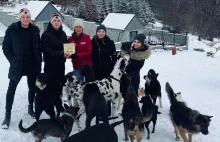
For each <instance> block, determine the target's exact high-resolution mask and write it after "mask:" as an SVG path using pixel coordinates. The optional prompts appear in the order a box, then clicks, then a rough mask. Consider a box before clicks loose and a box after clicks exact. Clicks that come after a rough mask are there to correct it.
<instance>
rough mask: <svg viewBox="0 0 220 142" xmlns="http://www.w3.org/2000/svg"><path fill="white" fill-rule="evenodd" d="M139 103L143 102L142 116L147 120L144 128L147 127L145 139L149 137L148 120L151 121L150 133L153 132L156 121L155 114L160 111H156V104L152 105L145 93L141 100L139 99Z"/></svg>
mask: <svg viewBox="0 0 220 142" xmlns="http://www.w3.org/2000/svg"><path fill="white" fill-rule="evenodd" d="M139 102H140V103H143V105H142V109H141V110H142V114H143V115H144V117H146V118H147V122H145V124H144V125H145V128H146V129H147V133H148V136H147V139H150V130H149V128H148V126H149V124H150V122H151V121H152V122H153V130H152V133H154V132H155V126H156V123H157V114H161V112H158V106H157V105H154V104H153V103H152V100H151V98H150V96H149V95H146V96H144V97H142V98H141V100H140V101H139Z"/></svg>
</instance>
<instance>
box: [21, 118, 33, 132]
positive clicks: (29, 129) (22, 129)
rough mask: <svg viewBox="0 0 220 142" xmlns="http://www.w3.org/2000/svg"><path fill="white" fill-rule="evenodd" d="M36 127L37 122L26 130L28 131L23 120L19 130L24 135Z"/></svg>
mask: <svg viewBox="0 0 220 142" xmlns="http://www.w3.org/2000/svg"><path fill="white" fill-rule="evenodd" d="M36 127H37V122H34V123H33V124H32V125H31V126H30V127H28V128H26V129H25V128H24V127H23V126H22V120H21V121H20V123H19V129H20V131H21V132H23V133H29V132H31V131H32V130H34V129H35V128H36Z"/></svg>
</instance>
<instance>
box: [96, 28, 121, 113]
mask: <svg viewBox="0 0 220 142" xmlns="http://www.w3.org/2000/svg"><path fill="white" fill-rule="evenodd" d="M115 52H116V49H115V44H114V42H113V41H112V40H111V39H110V38H109V37H108V36H107V35H106V28H105V26H104V25H100V26H98V27H97V29H96V35H95V36H94V37H93V38H92V60H93V65H94V68H95V70H94V75H95V80H101V79H103V78H106V77H109V76H110V74H111V72H112V70H113V68H114V65H115V62H116V60H117V59H116V54H114V53H115ZM108 112H109V116H110V115H111V103H110V101H109V102H108Z"/></svg>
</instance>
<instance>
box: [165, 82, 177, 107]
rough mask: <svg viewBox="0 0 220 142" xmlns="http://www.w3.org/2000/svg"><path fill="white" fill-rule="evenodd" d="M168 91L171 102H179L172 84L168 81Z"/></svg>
mask: <svg viewBox="0 0 220 142" xmlns="http://www.w3.org/2000/svg"><path fill="white" fill-rule="evenodd" d="M166 92H167V94H168V98H169V100H170V104H173V103H175V102H177V99H176V97H175V93H174V91H173V89H172V88H171V86H170V84H169V83H168V82H167V83H166Z"/></svg>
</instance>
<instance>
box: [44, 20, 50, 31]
mask: <svg viewBox="0 0 220 142" xmlns="http://www.w3.org/2000/svg"><path fill="white" fill-rule="evenodd" d="M48 24H49V22H44V23H43V27H44V31H46V30H47V26H48Z"/></svg>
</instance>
